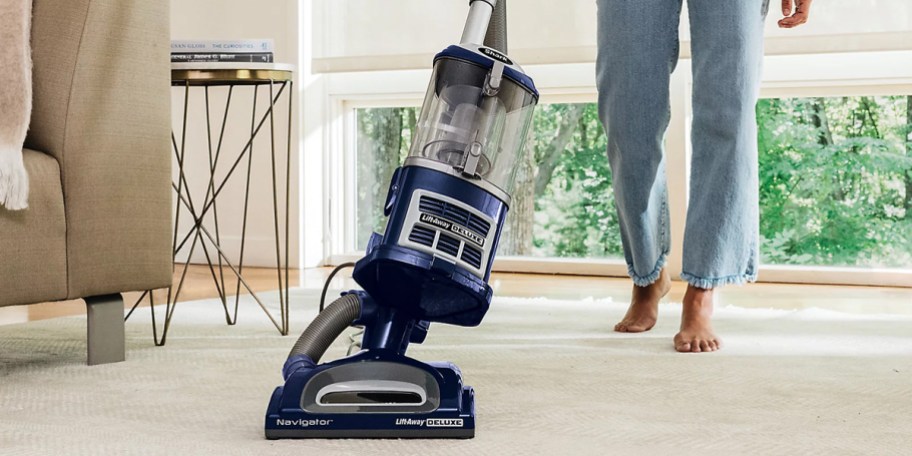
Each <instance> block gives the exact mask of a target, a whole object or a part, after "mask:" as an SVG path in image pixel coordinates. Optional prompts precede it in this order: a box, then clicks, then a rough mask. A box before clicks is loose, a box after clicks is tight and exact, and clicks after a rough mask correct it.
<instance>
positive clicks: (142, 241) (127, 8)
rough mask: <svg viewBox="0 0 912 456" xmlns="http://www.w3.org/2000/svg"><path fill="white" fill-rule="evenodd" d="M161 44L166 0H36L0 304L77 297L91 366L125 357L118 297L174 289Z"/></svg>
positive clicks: (1, 260)
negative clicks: (25, 197) (22, 192)
mask: <svg viewBox="0 0 912 456" xmlns="http://www.w3.org/2000/svg"><path fill="white" fill-rule="evenodd" d="M169 40H170V37H169V5H168V2H167V1H143V0H65V1H64V0H34V6H33V19H32V38H31V43H32V59H33V64H34V66H33V84H34V99H33V110H32V120H31V125H30V127H29V133H28V138H27V140H26V144H25V150H24V159H25V166H26V168H27V170H28V173H29V178H30V182H31V186H30V187H31V190H30V198H29V209H27V210H25V211H17V212H11V211H7V210H5V209H3V208H0V306H9V305H17V304H29V303H35V302H45V301H56V300H68V299H78V298H84V299H85V300H86V303H87V310H88V362H89V364H98V363H105V362H115V361H122V360H123V359H124V331H123V316H124V313H123V301H122V298H121V297H120V295H119V293H121V292H125V291H134V290H147V289H153V288H161V287H167V286H169V285H170V282H171V270H172V266H171V226H172V225H171V217H172V216H171V208H172V206H171V204H172V202H171V187H170V185H171V184H170V183H171V150H170V148H171V144H170V107H169V103H170V93H169V91H170V88H169V87H170V83H169V81H170V72H169V65H170V64H169V47H170V46H169ZM0 337H2V335H0Z"/></svg>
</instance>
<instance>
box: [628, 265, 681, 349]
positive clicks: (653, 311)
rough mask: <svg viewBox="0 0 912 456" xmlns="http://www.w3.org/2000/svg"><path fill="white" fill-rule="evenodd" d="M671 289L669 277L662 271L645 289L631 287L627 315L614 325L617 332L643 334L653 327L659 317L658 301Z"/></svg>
mask: <svg viewBox="0 0 912 456" xmlns="http://www.w3.org/2000/svg"><path fill="white" fill-rule="evenodd" d="M670 289H671V277H670V276H669V275H668V273H667V272H665V270H664V269H662V272H661V273H660V274H659V279H658V280H656V281H655V282H653V283H652V284H650V285H648V286H645V287H638V286H636V285H634V286H633V297H632V298H631V299H630V307H629V308H628V309H627V315H624V319H622V320H621V322H620V323H618V324H616V325H614V330H615V331H617V332H630V333H636V332H643V331H649V330H650V329H652V327H653V326H655V323H656V318H658V316H659V300H660V299H662V297H663V296H665V295H666V294H667V293H668V290H670Z"/></svg>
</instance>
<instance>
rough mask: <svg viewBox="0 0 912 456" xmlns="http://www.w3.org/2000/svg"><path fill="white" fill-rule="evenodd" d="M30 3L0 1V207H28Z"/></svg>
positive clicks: (30, 103) (30, 83)
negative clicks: (24, 149) (25, 154)
mask: <svg viewBox="0 0 912 456" xmlns="http://www.w3.org/2000/svg"><path fill="white" fill-rule="evenodd" d="M31 17H32V0H0V206H5V207H6V208H7V209H9V210H18V209H25V208H26V207H28V174H26V171H25V165H24V164H23V163H22V144H23V143H24V142H25V134H26V132H27V131H28V125H29V119H30V118H31V114H32V63H31V55H30V54H31V52H30V49H29V35H30V34H29V29H30V27H31Z"/></svg>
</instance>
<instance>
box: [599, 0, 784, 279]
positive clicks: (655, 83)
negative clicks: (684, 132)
mask: <svg viewBox="0 0 912 456" xmlns="http://www.w3.org/2000/svg"><path fill="white" fill-rule="evenodd" d="M687 3H688V13H689V16H690V29H691V50H692V52H691V53H692V58H693V60H692V63H693V65H692V66H693V124H692V126H691V138H692V152H693V153H692V158H691V174H690V200H689V202H688V207H687V220H686V225H685V234H684V254H683V256H684V263H683V268H682V271H683V272H682V274H681V278H683V279H684V280H686V281H687V282H689V283H690V284H691V285H694V286H696V287H700V288H714V287H717V286H720V285H726V284H740V283H744V282H748V281H753V280H755V279H756V276H757V256H758V255H757V249H758V238H759V235H758V231H759V226H758V224H759V217H758V212H759V209H758V178H757V125H756V118H755V111H754V109H755V105H756V102H757V95H758V91H759V83H760V64H761V61H762V58H763V21H764V20H765V18H766V12H767V8H768V0H735V1H720V0H688V2H687ZM681 4H682V0H598V60H597V64H596V79H597V85H598V92H599V115H600V117H601V120H602V123H603V124H604V126H605V131H606V132H607V136H608V160H609V163H610V165H611V171H612V176H613V181H614V196H615V202H616V205H617V210H618V215H619V220H620V229H621V239H622V241H623V244H624V257H625V259H626V261H627V266H628V271H629V273H630V276H631V277H632V278H633V281H634V283H635V284H636V285H639V286H646V285H649V284H651V283H653V282H655V281H656V280H657V279H658V277H659V273H660V271H661V269H662V268H663V267H664V266H665V260H666V257H667V255H668V252H669V248H670V245H669V244H670V236H669V235H670V230H669V219H668V203H667V201H668V195H667V184H666V182H665V163H666V161H665V157H664V153H663V149H664V140H665V131H666V129H667V128H668V122H669V118H670V108H669V87H668V86H669V79H670V75H671V72H672V71H673V70H674V68H675V65H676V63H677V60H678V51H679V43H678V23H679V22H680V16H681Z"/></svg>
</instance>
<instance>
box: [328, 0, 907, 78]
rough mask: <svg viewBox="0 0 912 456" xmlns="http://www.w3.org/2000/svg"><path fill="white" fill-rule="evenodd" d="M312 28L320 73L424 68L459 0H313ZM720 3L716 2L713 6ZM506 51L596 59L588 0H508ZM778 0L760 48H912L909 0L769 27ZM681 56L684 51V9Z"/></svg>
mask: <svg viewBox="0 0 912 456" xmlns="http://www.w3.org/2000/svg"><path fill="white" fill-rule="evenodd" d="M312 5H313V7H314V14H315V16H316V17H318V18H319V20H318V21H315V24H314V27H313V29H312V34H313V39H314V41H315V43H316V45H315V46H314V58H315V59H317V62H316V68H317V69H318V70H319V71H351V70H376V69H411V68H423V67H424V66H426V65H427V60H428V58H429V57H430V55H432V54H433V53H435V52H437V51H439V50H440V49H442V47H443V46H445V45H447V44H449V43H451V42H453V41H455V40H457V39H458V37H459V33H460V32H461V30H462V28H461V27H462V24H463V21H464V19H465V14H466V12H467V11H468V2H467V1H464V0H435V1H427V0H387V1H383V2H380V1H377V0H313V2H312ZM720 7H722V6H720ZM507 10H508V13H507V14H508V29H509V37H510V40H509V42H510V48H511V49H510V55H511V56H512V57H514V58H516V60H517V61H520V62H523V63H525V64H527V65H532V64H548V63H588V62H592V61H594V59H595V42H596V19H595V18H596V10H597V8H596V1H595V0H562V1H554V0H510V1H509V2H508V8H507ZM781 17H782V15H781V11H780V8H779V2H778V0H770V14H769V18H768V19H769V20H768V21H767V23H766V26H767V27H766V35H767V54H768V55H779V54H810V53H820V52H833V51H841V52H846V51H868V50H877V49H884V48H888V49H891V50H909V49H912V2H910V1H909V0H826V1H818V2H815V3H814V5H813V8H812V14H811V21H810V22H809V23H808V24H806V25H804V26H802V27H799V28H797V29H791V30H784V29H780V28H778V27H777V26H776V20H777V19H779V18H781ZM680 34H681V39H682V56H684V57H686V56H687V55H688V52H689V48H688V41H689V39H688V37H689V26H688V20H687V11H686V7H685V8H684V14H683V17H682V20H681V27H680Z"/></svg>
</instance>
